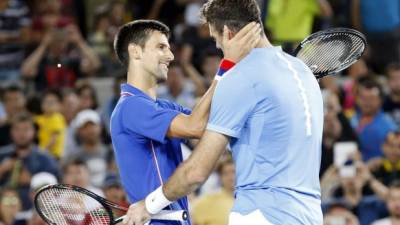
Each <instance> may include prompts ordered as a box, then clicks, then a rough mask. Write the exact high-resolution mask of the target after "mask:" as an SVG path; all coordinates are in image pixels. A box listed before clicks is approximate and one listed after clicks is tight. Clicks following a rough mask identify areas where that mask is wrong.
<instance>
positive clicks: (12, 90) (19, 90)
mask: <svg viewBox="0 0 400 225" xmlns="http://www.w3.org/2000/svg"><path fill="white" fill-rule="evenodd" d="M15 92H17V93H20V94H22V95H24V91H23V90H22V87H21V86H20V85H18V84H11V85H9V86H7V87H5V88H4V89H3V90H2V100H4V98H5V96H6V94H9V93H15ZM24 96H25V95H24Z"/></svg>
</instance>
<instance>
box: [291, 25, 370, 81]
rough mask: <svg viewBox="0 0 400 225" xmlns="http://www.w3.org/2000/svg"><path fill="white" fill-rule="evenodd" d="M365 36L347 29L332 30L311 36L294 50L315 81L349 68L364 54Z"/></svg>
mask: <svg viewBox="0 0 400 225" xmlns="http://www.w3.org/2000/svg"><path fill="white" fill-rule="evenodd" d="M366 45H367V41H366V39H365V36H364V35H363V34H362V33H360V32H358V31H356V30H353V29H349V28H333V29H329V30H323V31H319V32H316V33H314V34H311V35H310V36H308V37H307V38H306V39H304V40H303V41H302V42H301V43H300V45H299V46H298V47H297V48H296V49H295V50H294V53H293V54H294V56H296V57H297V58H299V59H301V60H302V61H303V62H304V63H305V64H306V65H307V66H308V67H309V68H310V69H311V71H312V72H313V73H314V75H315V77H316V78H317V79H319V78H322V77H324V76H327V75H331V74H335V73H338V72H340V71H342V70H344V69H346V68H347V67H349V66H351V65H352V64H354V63H355V62H357V60H358V59H360V57H361V56H362V54H363V53H364V50H365V47H366Z"/></svg>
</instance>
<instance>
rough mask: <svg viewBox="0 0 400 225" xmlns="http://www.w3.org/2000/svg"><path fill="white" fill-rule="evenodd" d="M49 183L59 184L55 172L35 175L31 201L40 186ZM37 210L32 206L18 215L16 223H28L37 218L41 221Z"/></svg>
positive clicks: (32, 181)
mask: <svg viewBox="0 0 400 225" xmlns="http://www.w3.org/2000/svg"><path fill="white" fill-rule="evenodd" d="M49 184H57V178H56V177H55V176H54V175H53V174H51V173H48V172H40V173H37V174H35V175H33V176H32V179H31V183H30V189H29V199H30V201H31V202H33V201H34V198H35V194H36V192H37V191H38V190H39V189H40V188H42V187H44V186H45V185H49ZM35 212H36V210H35V209H34V208H33V207H32V208H29V209H27V210H26V211H23V212H21V213H19V214H18V216H17V217H16V221H15V222H14V225H27V224H29V221H31V220H36V221H37V222H39V221H40V220H41V219H40V220H39V218H35ZM42 221H43V220H42Z"/></svg>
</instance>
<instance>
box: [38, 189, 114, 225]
mask: <svg viewBox="0 0 400 225" xmlns="http://www.w3.org/2000/svg"><path fill="white" fill-rule="evenodd" d="M37 200H38V203H39V208H40V210H41V212H42V213H43V214H44V215H45V216H46V217H47V218H48V219H49V220H50V221H52V222H53V223H55V224H57V225H105V224H110V219H111V218H110V216H109V215H108V212H107V210H106V209H105V208H104V207H103V206H102V205H101V204H100V203H99V202H98V201H96V200H95V199H93V198H91V197H89V196H87V195H85V194H83V193H80V192H78V191H74V190H68V189H48V190H46V191H43V192H41V193H40V194H39V196H38V199H37Z"/></svg>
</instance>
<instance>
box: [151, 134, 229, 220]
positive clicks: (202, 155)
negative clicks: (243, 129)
mask: <svg viewBox="0 0 400 225" xmlns="http://www.w3.org/2000/svg"><path fill="white" fill-rule="evenodd" d="M227 143H228V138H227V137H226V136H224V135H223V134H219V133H216V132H212V131H206V132H205V133H204V136H203V137H202V138H201V140H200V143H199V144H198V145H197V147H196V149H195V150H194V151H193V153H192V154H191V155H190V157H189V159H187V160H186V161H185V162H183V163H182V164H181V165H180V166H179V167H178V168H177V169H176V170H175V172H174V174H173V175H172V176H171V177H170V178H169V179H168V182H167V183H166V184H165V185H163V186H162V189H161V188H159V189H157V190H156V191H154V192H152V193H151V194H150V195H149V196H148V197H146V206H147V209H148V210H149V212H150V213H157V212H158V211H159V210H161V209H162V208H164V207H165V206H167V205H169V204H170V202H172V201H176V200H177V199H179V198H182V197H183V196H185V195H187V194H189V193H190V192H192V191H194V190H196V189H197V188H198V187H199V186H200V185H201V184H202V183H204V182H205V181H206V180H207V178H208V176H209V175H210V173H211V172H212V171H213V169H214V167H215V164H216V163H217V161H218V159H219V157H220V156H221V155H222V153H223V152H224V151H225V148H226V145H227ZM160 199H161V200H160ZM150 200H151V201H150Z"/></svg>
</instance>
